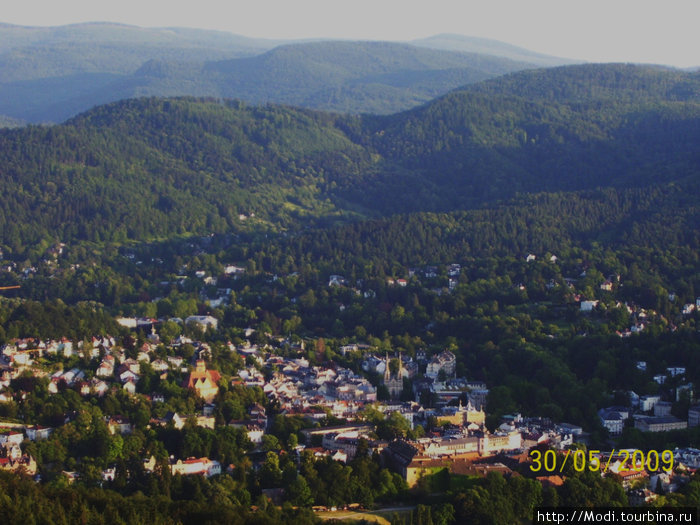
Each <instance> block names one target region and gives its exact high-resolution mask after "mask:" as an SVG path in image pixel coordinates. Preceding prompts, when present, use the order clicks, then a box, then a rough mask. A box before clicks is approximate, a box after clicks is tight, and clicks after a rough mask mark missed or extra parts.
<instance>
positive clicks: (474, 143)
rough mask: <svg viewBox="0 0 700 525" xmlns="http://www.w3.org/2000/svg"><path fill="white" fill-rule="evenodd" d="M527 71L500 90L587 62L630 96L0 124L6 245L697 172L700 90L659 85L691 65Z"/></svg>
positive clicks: (129, 105) (169, 109)
mask: <svg viewBox="0 0 700 525" xmlns="http://www.w3.org/2000/svg"><path fill="white" fill-rule="evenodd" d="M519 75H520V78H521V79H522V81H518V82H515V83H513V82H512V79H506V80H505V81H504V82H505V83H506V86H507V85H508V83H510V84H511V85H514V86H519V85H521V84H522V85H524V84H527V83H528V82H530V81H532V80H533V79H536V80H537V82H539V83H541V84H542V85H543V86H546V85H548V84H547V82H548V78H549V79H550V81H551V82H552V85H559V84H560V83H561V80H562V77H567V75H570V76H571V78H573V79H576V81H575V82H574V81H572V83H575V84H578V83H579V81H580V78H581V75H584V76H585V75H588V76H587V77H586V78H588V79H589V84H590V86H596V85H597V87H595V89H593V87H591V90H592V91H596V92H597V91H600V90H604V89H605V83H604V82H603V81H602V80H601V79H604V78H606V77H608V76H614V77H615V78H616V82H618V83H620V84H621V85H627V86H628V89H629V90H630V92H635V90H636V91H637V92H639V93H640V94H639V96H635V97H630V98H629V100H627V101H623V102H619V101H610V100H607V99H605V98H598V99H596V98H593V97H589V96H585V93H584V91H582V92H581V95H580V96H581V97H583V99H585V103H583V102H581V101H579V102H576V103H568V102H566V97H563V98H562V100H563V102H556V101H554V100H551V101H547V102H543V101H541V100H537V99H534V98H526V97H521V96H518V95H517V94H516V93H517V89H512V90H511V91H508V89H506V87H501V88H500V92H498V93H489V92H481V90H475V89H466V90H461V91H457V92H454V93H451V94H449V95H447V96H445V97H442V98H440V99H437V100H435V101H434V102H431V103H429V104H427V105H424V106H422V107H420V108H418V109H415V110H412V111H408V112H404V113H398V114H395V115H391V116H386V117H363V118H360V117H348V116H341V115H337V114H326V113H321V112H314V111H310V110H301V109H294V108H290V107H279V106H264V107H249V106H246V105H245V104H243V103H239V102H226V103H221V102H219V101H216V100H198V99H191V98H183V99H171V100H162V99H140V100H131V101H123V102H119V103H114V104H110V105H106V106H102V107H99V108H95V109H94V110H91V111H89V112H87V113H85V114H83V115H81V116H79V117H76V118H74V119H72V120H71V121H69V122H67V123H66V124H64V125H60V126H55V127H50V128H43V127H30V128H27V129H20V130H7V131H4V132H3V133H2V134H0V152H1V153H0V173H2V184H3V188H4V189H5V197H4V199H3V201H2V215H0V226H2V228H0V231H2V235H3V237H2V239H1V240H0V243H2V244H3V245H5V246H9V247H11V250H12V251H15V252H17V251H21V248H22V246H23V245H26V244H27V243H31V242H36V241H38V240H40V239H55V240H63V241H66V240H68V241H70V240H80V239H84V240H92V241H100V240H116V241H124V240H127V239H139V240H145V239H152V238H162V237H168V236H172V235H181V234H187V233H205V232H223V231H230V230H234V231H258V230H290V229H291V230H294V229H299V228H304V227H308V226H310V225H317V226H321V225H328V224H333V223H335V222H337V221H341V222H345V221H348V220H355V219H358V218H367V217H380V216H387V215H392V214H394V213H410V212H416V211H433V212H435V211H439V212H449V211H454V210H465V209H470V208H478V207H481V206H484V205H487V204H489V203H494V202H498V201H503V200H506V199H510V198H512V197H514V196H515V195H516V194H517V193H539V192H553V191H580V190H587V189H593V188H597V187H604V186H611V187H617V188H621V189H624V188H630V187H647V186H652V185H658V184H668V183H671V182H682V183H684V181H689V182H691V183H692V182H693V181H697V178H698V160H699V158H700V156H699V152H698V147H697V144H698V143H699V139H700V104H699V103H698V101H697V100H696V99H695V98H693V97H686V98H685V99H684V100H677V97H676V95H675V93H676V89H675V88H673V87H671V88H668V86H672V84H673V83H674V82H676V83H677V84H680V85H683V86H685V89H690V90H691V91H692V90H693V89H696V86H697V76H693V75H690V74H679V73H678V72H653V75H658V76H657V77H654V78H656V80H655V81H654V82H652V83H651V85H650V86H649V87H646V88H644V89H642V88H639V87H634V86H636V85H637V80H638V78H639V77H640V75H641V76H646V75H648V71H647V70H645V69H640V68H629V67H626V66H624V67H623V66H597V67H591V66H572V67H567V68H563V69H559V70H544V71H533V72H523V73H520V74H519ZM653 75H652V77H653ZM625 78H627V80H625ZM596 83H597V84H596ZM660 84H661V85H664V86H667V87H665V88H663V89H661V88H660V87H659V85H660ZM491 89H494V90H495V87H493V88H491ZM644 92H648V93H649V94H648V96H642V93H644ZM674 97H675V98H674ZM583 99H582V100H583ZM693 187H696V186H693Z"/></svg>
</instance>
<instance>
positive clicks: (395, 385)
mask: <svg viewBox="0 0 700 525" xmlns="http://www.w3.org/2000/svg"><path fill="white" fill-rule="evenodd" d="M384 386H385V387H386V388H387V390H388V391H389V397H391V399H398V398H399V397H401V392H403V363H402V361H401V352H399V370H398V372H397V373H396V375H393V374H392V373H391V370H390V368H389V352H387V354H386V368H385V369H384Z"/></svg>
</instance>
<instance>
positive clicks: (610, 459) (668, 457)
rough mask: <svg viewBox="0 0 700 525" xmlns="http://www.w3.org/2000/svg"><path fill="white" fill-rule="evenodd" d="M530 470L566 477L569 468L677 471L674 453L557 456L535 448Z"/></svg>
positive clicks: (597, 452) (596, 452) (592, 452)
mask: <svg viewBox="0 0 700 525" xmlns="http://www.w3.org/2000/svg"><path fill="white" fill-rule="evenodd" d="M529 456H530V460H531V464H530V470H531V471H532V472H535V473H542V474H543V475H548V474H563V473H564V469H565V468H566V465H567V464H568V463H569V462H571V463H570V464H571V466H572V467H573V468H574V470H576V471H577V472H583V471H584V470H590V471H592V472H602V473H605V472H615V473H618V474H619V473H622V472H642V471H647V472H658V471H665V472H671V471H672V470H673V451H672V450H663V451H661V452H659V451H657V450H649V451H648V452H644V451H642V450H632V451H630V450H625V449H621V450H615V449H613V450H612V451H610V452H601V451H600V450H588V451H584V450H571V449H570V450H567V451H565V452H561V453H557V452H555V451H554V450H551V449H550V450H545V451H542V450H539V449H533V450H531V451H530V454H529Z"/></svg>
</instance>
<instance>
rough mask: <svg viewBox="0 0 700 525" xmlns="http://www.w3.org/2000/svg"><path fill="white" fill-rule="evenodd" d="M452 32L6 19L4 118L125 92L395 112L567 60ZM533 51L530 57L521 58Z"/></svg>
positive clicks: (66, 110) (0, 32) (63, 113)
mask: <svg viewBox="0 0 700 525" xmlns="http://www.w3.org/2000/svg"><path fill="white" fill-rule="evenodd" d="M455 38H456V37H452V38H451V39H448V40H445V43H444V46H443V47H442V48H441V45H442V40H432V41H430V42H428V44H427V45H426V44H425V42H423V43H421V44H420V45H414V44H413V43H396V42H356V41H284V40H264V39H251V38H246V37H241V36H238V35H233V34H229V33H223V32H216V31H205V30H196V29H184V28H140V27H136V26H128V25H120V24H109V23H94V24H76V25H70V26H61V27H51V28H32V27H20V26H11V25H7V24H3V25H0V115H4V116H7V117H11V118H12V119H15V120H24V121H27V122H34V123H41V122H61V121H63V120H65V119H66V118H69V117H71V116H73V115H75V114H76V113H78V112H81V111H85V110H87V109H89V108H90V107H93V106H95V105H99V104H104V103H108V102H112V101H115V100H120V99H123V98H131V97H139V96H180V95H192V96H215V97H226V98H239V99H242V100H245V101H246V102H250V103H261V102H272V103H283V104H293V105H297V106H305V107H310V108H314V109H323V110H328V111H337V112H349V113H380V114H388V113H394V112H397V111H400V110H403V109H408V108H410V107H414V106H416V105H418V104H421V103H424V102H427V101H429V100H430V99H432V98H434V97H436V96H438V95H441V94H444V93H446V92H448V91H450V90H452V89H455V88H457V87H459V86H462V85H465V84H469V83H473V82H479V81H481V80H485V79H487V78H491V77H494V76H498V75H501V74H504V73H508V72H512V71H518V70H522V69H526V68H533V67H539V66H541V65H543V64H547V65H556V64H559V63H560V61H559V60H558V59H555V58H547V57H542V56H540V55H537V54H532V53H528V52H527V51H526V50H520V49H519V48H513V46H508V45H505V44H503V45H502V46H501V47H499V46H498V45H497V44H498V43H495V42H490V46H485V45H483V44H479V45H476V44H473V45H472V44H469V42H471V41H470V40H469V39H462V40H461V41H460V44H459V45H455V43H454V40H455ZM470 46H471V47H470ZM450 48H454V49H450ZM470 49H476V50H479V51H478V52H470ZM481 49H486V50H487V51H488V53H487V54H483V53H481V51H480V50H481ZM499 53H501V54H499ZM528 56H529V57H531V58H532V59H533V61H531V62H529V61H527V60H523V59H521V58H516V59H513V58H512V57H528Z"/></svg>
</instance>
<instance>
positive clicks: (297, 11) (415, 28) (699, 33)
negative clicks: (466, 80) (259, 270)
mask: <svg viewBox="0 0 700 525" xmlns="http://www.w3.org/2000/svg"><path fill="white" fill-rule="evenodd" d="M96 21H100V22H119V23H125V24H131V25H137V26H141V27H194V28H201V29H216V30H222V31H228V32H231V33H236V34H239V35H243V36H249V37H261V38H276V39H296V38H300V39H301V38H343V39H357V40H391V41H407V40H412V39H416V38H424V37H427V36H432V35H435V34H440V33H456V34H462V35H466V36H476V37H483V38H492V39H495V40H500V41H502V42H507V43H510V44H515V45H518V46H521V47H524V48H527V49H529V50H531V51H536V52H540V53H545V54H550V55H555V56H559V57H564V58H572V59H580V60H587V61H591V62H638V63H655V64H666V65H673V66H677V67H691V66H700V28H699V27H698V26H699V25H700V0H665V1H663V2H662V1H660V0H652V1H649V0H576V1H573V0H479V1H474V0H353V1H348V0H246V1H240V0H229V1H228V2H222V1H221V0H196V1H188V2H183V1H181V0H120V1H119V2H117V1H115V0H110V1H106V0H61V1H56V0H23V1H22V2H12V3H11V4H10V5H6V6H3V9H2V11H1V12H0V22H4V23H9V24H17V25H24V26H54V25H65V24H71V23H79V22H96Z"/></svg>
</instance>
